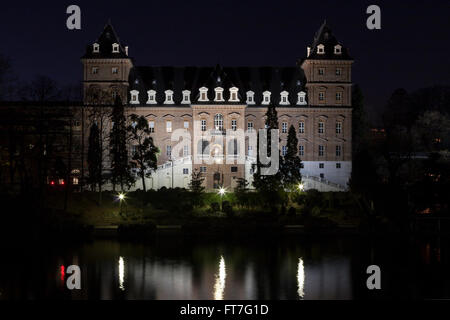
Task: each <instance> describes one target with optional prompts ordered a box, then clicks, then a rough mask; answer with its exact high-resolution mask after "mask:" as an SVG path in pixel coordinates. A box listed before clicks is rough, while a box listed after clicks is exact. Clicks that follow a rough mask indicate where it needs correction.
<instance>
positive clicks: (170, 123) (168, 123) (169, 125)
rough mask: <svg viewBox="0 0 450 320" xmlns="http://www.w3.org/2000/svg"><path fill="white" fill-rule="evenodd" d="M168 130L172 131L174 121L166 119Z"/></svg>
mask: <svg viewBox="0 0 450 320" xmlns="http://www.w3.org/2000/svg"><path fill="white" fill-rule="evenodd" d="M166 132H172V121H166Z"/></svg>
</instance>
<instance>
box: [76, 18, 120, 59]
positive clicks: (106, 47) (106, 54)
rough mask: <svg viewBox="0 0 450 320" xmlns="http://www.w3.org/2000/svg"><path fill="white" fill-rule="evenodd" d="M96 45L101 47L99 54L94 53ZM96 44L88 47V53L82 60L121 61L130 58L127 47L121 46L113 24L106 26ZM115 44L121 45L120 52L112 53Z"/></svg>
mask: <svg viewBox="0 0 450 320" xmlns="http://www.w3.org/2000/svg"><path fill="white" fill-rule="evenodd" d="M94 43H98V44H99V45H100V48H99V52H98V53H97V52H94ZM94 43H92V44H89V45H87V46H86V53H85V54H84V56H83V57H81V58H82V59H121V58H128V56H127V54H126V52H125V47H124V46H122V45H121V44H120V40H119V37H118V36H117V34H116V32H115V31H114V28H113V26H112V25H111V23H108V24H106V25H105V28H104V29H103V31H102V33H101V34H100V36H99V37H98V39H97V40H96V41H94ZM113 43H118V44H119V52H115V53H113V52H112V45H113Z"/></svg>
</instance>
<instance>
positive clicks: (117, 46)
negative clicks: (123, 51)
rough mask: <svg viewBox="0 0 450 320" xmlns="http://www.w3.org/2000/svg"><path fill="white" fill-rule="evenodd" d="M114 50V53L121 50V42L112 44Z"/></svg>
mask: <svg viewBox="0 0 450 320" xmlns="http://www.w3.org/2000/svg"><path fill="white" fill-rule="evenodd" d="M112 52H113V53H118V52H119V44H118V43H113V45H112Z"/></svg>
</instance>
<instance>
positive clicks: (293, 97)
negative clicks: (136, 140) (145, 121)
mask: <svg viewBox="0 0 450 320" xmlns="http://www.w3.org/2000/svg"><path fill="white" fill-rule="evenodd" d="M305 82H306V78H305V76H304V73H303V70H302V69H301V68H300V67H295V66H293V67H222V66H220V65H217V66H215V67H167V66H166V67H158V66H153V67H134V68H133V69H132V70H131V72H130V78H129V84H130V90H138V91H139V92H140V94H139V100H140V103H141V104H145V103H146V101H147V99H148V96H147V91H148V90H151V89H153V90H155V91H156V101H157V103H158V104H162V103H163V102H164V100H165V93H164V91H165V90H168V89H170V90H173V91H174V102H175V104H179V103H181V99H182V91H183V90H190V91H191V102H192V103H198V101H197V100H198V96H199V89H200V88H201V87H207V88H208V98H209V102H208V104H211V103H214V102H213V100H214V94H215V93H214V88H216V87H222V88H223V89H224V92H223V95H224V99H225V100H228V99H229V94H230V93H229V88H232V87H237V88H238V89H239V91H238V94H239V99H240V103H245V101H246V92H247V91H249V90H251V91H254V92H255V96H254V98H255V104H256V105H260V104H261V100H262V93H263V92H264V91H266V90H268V91H270V92H271V93H272V95H271V100H272V101H273V102H275V103H279V100H280V92H281V91H283V90H286V91H287V92H289V100H290V102H291V104H292V105H295V103H296V102H297V93H298V92H299V91H305V87H304V85H305Z"/></svg>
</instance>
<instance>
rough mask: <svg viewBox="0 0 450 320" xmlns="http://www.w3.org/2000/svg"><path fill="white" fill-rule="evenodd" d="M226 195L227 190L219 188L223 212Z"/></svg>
mask: <svg viewBox="0 0 450 320" xmlns="http://www.w3.org/2000/svg"><path fill="white" fill-rule="evenodd" d="M225 193H226V190H225V188H224V187H220V188H219V194H220V209H221V210H223V196H224V194H225Z"/></svg>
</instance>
